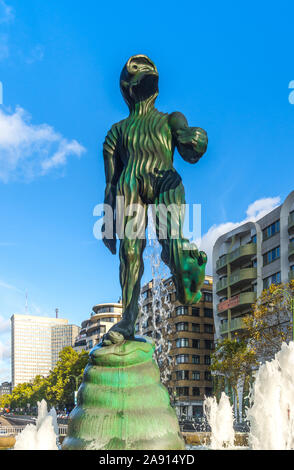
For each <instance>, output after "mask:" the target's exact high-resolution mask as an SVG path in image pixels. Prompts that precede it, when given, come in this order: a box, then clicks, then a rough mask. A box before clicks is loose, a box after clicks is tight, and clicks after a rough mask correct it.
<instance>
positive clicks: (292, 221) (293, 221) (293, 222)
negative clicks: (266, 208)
mask: <svg viewBox="0 0 294 470" xmlns="http://www.w3.org/2000/svg"><path fill="white" fill-rule="evenodd" d="M291 227H294V212H292V213H291V214H290V215H289V217H288V228H291Z"/></svg>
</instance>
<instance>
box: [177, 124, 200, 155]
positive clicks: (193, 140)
mask: <svg viewBox="0 0 294 470" xmlns="http://www.w3.org/2000/svg"><path fill="white" fill-rule="evenodd" d="M177 137H178V142H179V143H181V144H183V145H186V144H193V145H194V146H195V147H196V148H197V150H198V149H199V150H198V151H199V152H200V153H202V154H203V153H204V152H205V151H206V148H207V143H208V139H207V133H206V131H205V130H204V129H201V127H186V128H184V129H178V130H177Z"/></svg>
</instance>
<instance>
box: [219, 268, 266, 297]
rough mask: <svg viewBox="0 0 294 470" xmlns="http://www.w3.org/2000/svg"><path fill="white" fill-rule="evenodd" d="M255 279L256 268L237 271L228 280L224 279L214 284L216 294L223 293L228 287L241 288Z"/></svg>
mask: <svg viewBox="0 0 294 470" xmlns="http://www.w3.org/2000/svg"><path fill="white" fill-rule="evenodd" d="M256 278H257V269H256V268H244V269H238V270H237V271H235V272H233V273H232V274H231V275H230V276H229V277H228V278H227V277H225V278H223V279H221V280H220V281H218V282H217V283H216V292H217V294H218V295H222V294H224V293H225V291H226V289H227V287H228V286H234V287H242V286H245V285H246V284H248V283H249V282H250V281H253V280H254V279H256Z"/></svg>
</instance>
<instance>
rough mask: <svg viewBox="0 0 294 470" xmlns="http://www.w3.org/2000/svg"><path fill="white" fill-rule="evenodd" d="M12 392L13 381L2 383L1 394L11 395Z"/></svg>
mask: <svg viewBox="0 0 294 470" xmlns="http://www.w3.org/2000/svg"><path fill="white" fill-rule="evenodd" d="M10 393H11V382H2V384H1V385H0V396H1V395H9V394H10Z"/></svg>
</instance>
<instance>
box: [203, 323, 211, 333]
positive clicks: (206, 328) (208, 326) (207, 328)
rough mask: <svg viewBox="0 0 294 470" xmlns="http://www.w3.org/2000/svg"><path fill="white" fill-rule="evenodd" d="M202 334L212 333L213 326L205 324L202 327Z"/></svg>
mask: <svg viewBox="0 0 294 470" xmlns="http://www.w3.org/2000/svg"><path fill="white" fill-rule="evenodd" d="M204 333H213V325H210V324H205V325H204Z"/></svg>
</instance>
